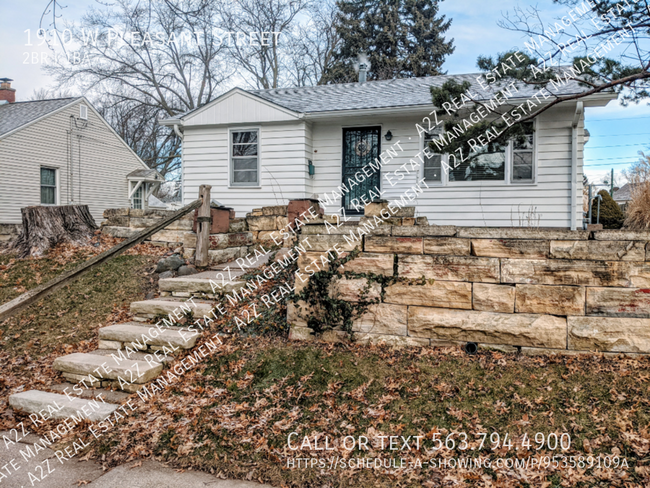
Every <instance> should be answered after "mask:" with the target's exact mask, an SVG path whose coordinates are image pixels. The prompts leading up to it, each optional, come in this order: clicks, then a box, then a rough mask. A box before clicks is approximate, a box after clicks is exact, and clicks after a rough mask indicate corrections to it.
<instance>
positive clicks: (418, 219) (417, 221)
mask: <svg viewBox="0 0 650 488" xmlns="http://www.w3.org/2000/svg"><path fill="white" fill-rule="evenodd" d="M415 225H429V219H427V218H426V217H415Z"/></svg>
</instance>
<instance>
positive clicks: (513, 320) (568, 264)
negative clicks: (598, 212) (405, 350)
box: [288, 224, 650, 353]
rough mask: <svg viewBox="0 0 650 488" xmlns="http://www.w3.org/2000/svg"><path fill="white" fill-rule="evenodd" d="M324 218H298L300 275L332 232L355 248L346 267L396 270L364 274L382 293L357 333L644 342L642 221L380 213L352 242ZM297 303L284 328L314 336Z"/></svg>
mask: <svg viewBox="0 0 650 488" xmlns="http://www.w3.org/2000/svg"><path fill="white" fill-rule="evenodd" d="M323 227H324V226H307V227H305V228H304V229H303V234H304V235H303V238H304V237H308V239H309V242H310V243H311V245H312V249H311V251H312V252H311V253H307V254H306V255H304V256H302V257H301V259H300V261H299V263H298V265H299V268H300V269H299V273H302V274H303V276H304V270H305V267H306V266H308V265H309V264H310V263H311V262H312V261H313V260H314V259H317V258H318V256H319V255H320V253H322V252H324V251H327V250H328V249H330V248H331V246H332V244H333V243H335V242H336V243H337V244H339V245H340V247H341V248H342V249H344V250H345V251H350V250H352V249H354V248H355V247H358V248H359V249H361V250H362V252H361V254H360V255H359V257H357V258H356V259H355V260H354V261H351V262H349V263H348V264H346V265H345V268H346V270H347V271H353V270H355V269H359V270H360V271H359V272H361V273H375V274H383V275H389V276H397V277H400V278H405V279H406V280H402V281H399V282H397V283H394V284H391V285H389V286H387V287H386V288H385V289H384V290H381V289H378V290H376V289H375V288H373V287H374V285H378V283H373V284H372V287H371V291H372V294H373V296H380V297H381V303H379V304H377V305H374V306H373V307H372V310H369V311H368V312H367V313H366V316H365V317H364V318H363V320H360V321H358V323H356V324H355V327H354V330H355V331H357V332H358V334H357V336H358V339H359V340H361V341H366V342H367V341H371V342H381V341H384V342H387V343H390V344H460V343H464V342H477V343H479V344H483V345H490V346H509V347H516V348H518V349H519V350H520V351H521V352H523V353H538V352H564V353H566V352H568V351H578V352H580V351H588V352H596V351H600V352H607V353H650V244H649V242H650V232H627V231H611V230H603V231H594V232H590V231H569V230H561V229H559V230H556V229H527V228H501V229H499V228H456V227H451V226H404V225H400V226H391V225H389V224H385V225H383V226H381V227H379V228H377V229H375V231H373V232H371V233H370V235H365V236H363V239H362V240H361V242H359V243H350V242H348V241H346V239H345V237H344V234H348V235H349V232H350V230H351V228H350V227H348V228H347V229H343V227H342V228H341V229H336V232H338V231H339V230H340V233H339V234H336V233H334V232H333V233H332V234H327V232H326V230H325V229H324V228H323ZM330 230H331V229H330ZM361 270H362V271H361ZM296 284H297V287H298V290H301V289H302V288H304V286H305V284H303V283H302V282H301V281H300V280H299V279H298V278H297V279H296ZM366 285H367V282H366V280H364V279H355V280H342V281H341V282H339V283H338V284H337V285H336V286H337V291H338V292H339V293H340V294H339V298H340V297H345V299H346V300H351V301H354V299H355V292H356V293H357V295H356V296H358V293H359V292H360V291H361V290H363V289H364V287H365V286H366ZM304 315H305V314H302V315H300V314H299V313H298V311H297V309H296V307H295V306H291V307H290V308H289V312H288V320H289V322H290V324H291V325H292V331H291V336H292V337H295V338H303V339H306V338H310V337H313V335H312V334H311V331H310V330H309V329H307V328H306V317H304ZM341 335H342V334H341V333H337V332H331V333H328V334H327V335H326V337H325V338H326V339H337V338H340V337H341Z"/></svg>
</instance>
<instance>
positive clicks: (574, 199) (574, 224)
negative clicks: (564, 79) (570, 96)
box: [569, 100, 584, 230]
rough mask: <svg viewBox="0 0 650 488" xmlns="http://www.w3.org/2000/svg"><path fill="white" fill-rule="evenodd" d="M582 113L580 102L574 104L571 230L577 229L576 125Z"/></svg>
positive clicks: (570, 207) (570, 205) (582, 107)
mask: <svg viewBox="0 0 650 488" xmlns="http://www.w3.org/2000/svg"><path fill="white" fill-rule="evenodd" d="M583 111H584V106H583V103H582V100H578V102H577V103H576V112H575V114H574V116H573V123H572V124H571V203H570V204H569V209H570V212H571V230H576V229H577V217H576V211H577V207H576V205H577V200H578V198H577V197H578V182H577V181H576V180H577V179H578V124H579V123H580V117H582V113H583Z"/></svg>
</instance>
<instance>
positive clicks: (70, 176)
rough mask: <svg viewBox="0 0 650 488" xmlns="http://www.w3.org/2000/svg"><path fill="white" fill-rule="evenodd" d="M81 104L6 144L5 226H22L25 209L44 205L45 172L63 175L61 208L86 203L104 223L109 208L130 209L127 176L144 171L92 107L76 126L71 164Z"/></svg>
mask: <svg viewBox="0 0 650 488" xmlns="http://www.w3.org/2000/svg"><path fill="white" fill-rule="evenodd" d="M81 102H82V101H81V100H80V101H79V102H78V103H73V104H71V105H70V106H68V107H66V108H64V109H63V110H60V111H59V112H56V113H53V114H51V115H50V116H48V117H46V118H44V119H43V120H40V121H39V122H36V123H34V124H32V125H29V126H27V127H25V128H23V129H21V130H18V131H17V132H15V133H13V134H11V135H9V136H7V137H5V138H3V139H0V168H2V172H3V177H2V178H0V223H2V224H19V223H21V213H20V209H21V208H23V207H27V206H32V205H40V204H41V186H40V171H41V167H46V168H51V169H55V170H56V171H57V187H58V188H57V193H58V197H57V205H68V204H86V205H88V208H89V209H90V213H91V214H92V216H93V217H94V218H95V221H96V222H97V223H98V224H99V223H101V221H102V220H103V215H102V214H103V212H104V210H105V209H107V208H127V207H129V206H130V202H129V198H128V183H127V180H126V175H127V174H128V173H130V172H131V171H134V170H136V169H143V168H144V166H143V165H142V163H141V162H140V161H139V160H138V158H137V157H136V156H135V155H134V154H133V153H132V152H131V151H130V150H129V149H128V148H127V147H126V146H125V145H124V143H123V142H122V141H121V140H120V139H119V137H118V136H116V135H115V134H114V133H113V132H112V131H111V129H109V128H108V127H107V126H106V125H105V124H104V122H103V121H102V120H101V119H100V118H99V117H98V116H97V115H96V114H95V112H94V111H93V110H92V109H91V108H90V107H88V120H87V121H83V124H82V123H80V124H79V127H78V128H77V127H75V126H74V125H73V134H72V136H73V137H72V161H70V155H69V148H70V139H69V135H68V132H69V131H70V117H71V116H73V117H75V118H77V117H79V105H80V103H81ZM83 126H85V128H82V127H83ZM71 163H72V164H71Z"/></svg>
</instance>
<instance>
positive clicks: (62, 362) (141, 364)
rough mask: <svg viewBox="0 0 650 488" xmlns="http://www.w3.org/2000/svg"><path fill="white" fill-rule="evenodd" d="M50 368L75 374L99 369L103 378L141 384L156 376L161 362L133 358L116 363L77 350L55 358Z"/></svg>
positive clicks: (90, 372)
mask: <svg viewBox="0 0 650 488" xmlns="http://www.w3.org/2000/svg"><path fill="white" fill-rule="evenodd" d="M102 365H105V366H106V369H108V370H109V371H108V372H107V371H105V370H104V369H103V368H102ZM52 369H54V370H55V371H61V372H64V373H71V374H76V375H89V374H92V375H97V373H96V370H97V369H99V370H100V371H101V374H102V377H103V378H104V379H110V380H117V379H118V377H119V378H122V379H123V380H124V381H126V382H127V383H138V384H142V383H146V382H147V381H150V380H152V379H154V378H155V377H156V376H158V375H159V374H160V372H161V371H162V364H160V363H156V364H153V365H152V364H149V363H147V362H146V361H137V360H134V359H129V360H127V361H120V362H119V363H118V362H117V361H116V360H115V359H112V358H110V357H109V358H107V357H105V356H96V355H94V354H86V353H79V352H77V353H74V354H68V355H67V356H61V357H58V358H56V359H55V360H54V363H52Z"/></svg>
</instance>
